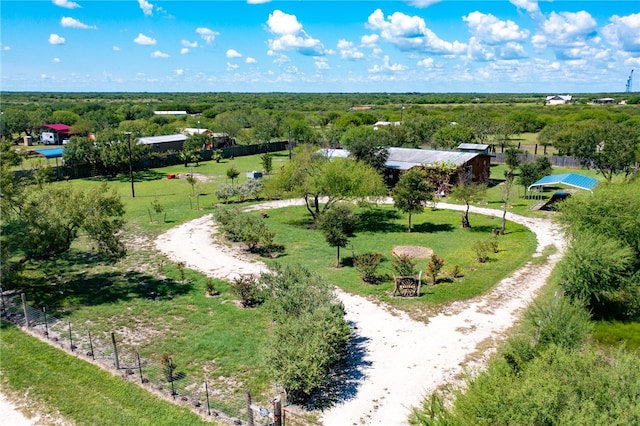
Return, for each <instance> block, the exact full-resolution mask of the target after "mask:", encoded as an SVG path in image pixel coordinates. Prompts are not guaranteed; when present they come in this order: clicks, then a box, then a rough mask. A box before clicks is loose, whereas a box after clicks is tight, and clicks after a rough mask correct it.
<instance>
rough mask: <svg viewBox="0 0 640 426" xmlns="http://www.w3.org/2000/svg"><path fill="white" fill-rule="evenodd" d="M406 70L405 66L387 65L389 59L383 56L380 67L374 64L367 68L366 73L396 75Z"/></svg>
mask: <svg viewBox="0 0 640 426" xmlns="http://www.w3.org/2000/svg"><path fill="white" fill-rule="evenodd" d="M406 69H407V67H406V66H405V65H402V64H391V63H389V57H388V56H385V57H384V59H383V63H382V64H381V65H378V64H375V65H374V66H372V67H371V68H369V70H368V71H369V72H371V73H396V72H402V71H405V70H406Z"/></svg>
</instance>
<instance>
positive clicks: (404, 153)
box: [321, 144, 491, 185]
mask: <svg viewBox="0 0 640 426" xmlns="http://www.w3.org/2000/svg"><path fill="white" fill-rule="evenodd" d="M472 145H473V147H471V148H474V149H469V150H468V151H466V152H465V151H462V150H459V151H441V150H434V149H418V148H388V151H389V157H388V158H387V161H386V163H385V164H384V167H385V180H386V181H387V182H389V183H391V184H393V185H395V183H396V182H398V179H400V174H401V173H402V172H403V171H405V170H409V169H412V168H414V167H426V168H428V167H429V166H430V165H436V164H442V163H448V164H452V165H455V166H456V167H457V170H458V171H459V170H466V171H467V173H468V174H469V176H471V180H472V181H473V182H484V181H486V180H487V179H488V178H489V173H490V167H491V156H490V155H489V154H488V145H479V144H472ZM321 151H322V154H323V155H324V156H325V157H329V158H335V157H348V156H349V150H346V149H322V150H321ZM452 178H453V176H452Z"/></svg>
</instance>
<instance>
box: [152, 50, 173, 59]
mask: <svg viewBox="0 0 640 426" xmlns="http://www.w3.org/2000/svg"><path fill="white" fill-rule="evenodd" d="M151 57H152V58H168V57H169V55H168V54H166V53H164V52H161V51H159V50H156V51H155V52H153V53H152V54H151Z"/></svg>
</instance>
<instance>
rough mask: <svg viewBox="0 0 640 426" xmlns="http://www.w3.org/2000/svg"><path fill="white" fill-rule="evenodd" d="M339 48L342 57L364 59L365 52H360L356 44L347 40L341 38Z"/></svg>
mask: <svg viewBox="0 0 640 426" xmlns="http://www.w3.org/2000/svg"><path fill="white" fill-rule="evenodd" d="M338 50H339V51H340V57H341V58H342V59H351V60H355V59H362V58H364V53H362V52H360V51H359V50H358V49H357V48H356V46H355V44H353V43H352V42H350V41H347V40H343V39H342V40H339V41H338Z"/></svg>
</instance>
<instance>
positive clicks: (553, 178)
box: [528, 173, 600, 191]
mask: <svg viewBox="0 0 640 426" xmlns="http://www.w3.org/2000/svg"><path fill="white" fill-rule="evenodd" d="M599 182H600V181H598V179H594V178H591V177H589V176H583V175H579V174H577V173H563V174H560V175H548V176H545V177H543V178H542V179H539V180H538V181H537V182H535V183H533V184H531V185H529V188H528V190H529V191H530V190H531V188H533V187H535V186H547V185H567V186H571V187H574V188H578V189H585V190H587V191H592V190H593V188H595V187H596V185H598V183H599Z"/></svg>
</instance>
